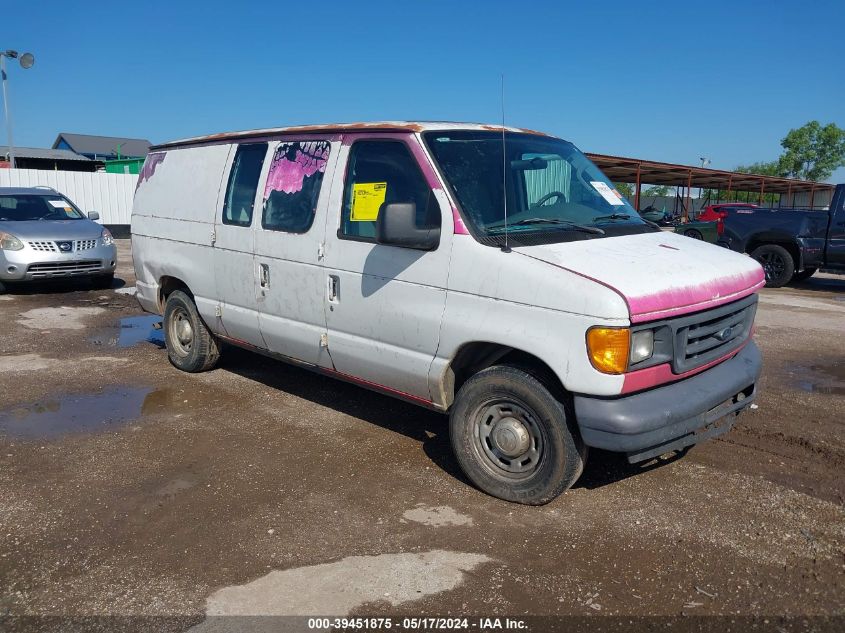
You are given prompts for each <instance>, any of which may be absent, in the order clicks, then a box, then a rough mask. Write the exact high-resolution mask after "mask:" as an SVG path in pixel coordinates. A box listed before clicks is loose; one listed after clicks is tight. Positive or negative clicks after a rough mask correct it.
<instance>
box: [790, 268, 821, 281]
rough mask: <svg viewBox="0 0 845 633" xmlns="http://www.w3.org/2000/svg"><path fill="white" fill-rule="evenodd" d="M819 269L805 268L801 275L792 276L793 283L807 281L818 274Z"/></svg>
mask: <svg viewBox="0 0 845 633" xmlns="http://www.w3.org/2000/svg"><path fill="white" fill-rule="evenodd" d="M817 270H818V268H805V269H804V270H802V271H801V272H800V273H795V274H794V275H792V281H793V282H796V281H807V280H808V279H809V278H810V277H812V276H813V275H815V274H816V271H817Z"/></svg>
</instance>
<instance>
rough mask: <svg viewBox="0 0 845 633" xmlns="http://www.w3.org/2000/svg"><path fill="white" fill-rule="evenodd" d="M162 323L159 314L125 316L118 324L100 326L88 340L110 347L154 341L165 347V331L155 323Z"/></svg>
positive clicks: (155, 343)
mask: <svg viewBox="0 0 845 633" xmlns="http://www.w3.org/2000/svg"><path fill="white" fill-rule="evenodd" d="M156 323H161V317H160V316H158V315H157V314H145V315H142V316H134V317H124V318H122V319H121V320H120V322H119V323H118V324H117V325H112V326H109V327H103V328H99V329H97V330H96V331H95V333H94V335H93V336H91V337H90V338H89V339H88V340H89V341H91V342H92V343H94V344H95V345H106V346H108V347H120V348H124V347H132V346H134V345H138V344H139V343H152V344H153V345H157V346H158V347H162V348H163V347H164V333H163V332H162V331H161V330H156V329H154V328H153V325H155V324H156Z"/></svg>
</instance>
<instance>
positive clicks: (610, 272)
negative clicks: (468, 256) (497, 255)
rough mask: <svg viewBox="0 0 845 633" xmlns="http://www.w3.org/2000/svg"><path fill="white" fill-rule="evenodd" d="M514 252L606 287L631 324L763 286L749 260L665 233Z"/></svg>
mask: <svg viewBox="0 0 845 633" xmlns="http://www.w3.org/2000/svg"><path fill="white" fill-rule="evenodd" d="M513 251H514V252H516V253H519V254H520V255H524V256H526V257H531V258H533V259H537V260H540V261H543V262H546V263H548V264H551V265H553V266H557V267H558V268H562V269H565V270H568V271H570V272H573V273H576V274H578V275H581V276H582V277H587V278H588V279H591V280H593V281H595V282H597V283H599V284H602V285H603V286H606V287H608V288H610V289H611V290H613V291H614V292H616V293H617V294H619V295H620V296H621V297H622V299H624V300H625V303H626V304H627V305H628V311H629V314H630V318H631V322H632V323H640V322H643V321H652V320H655V319H663V318H668V317H671V316H677V315H681V314H686V313H689V312H697V311H698V310H704V309H707V308H712V307H715V306H717V305H721V304H723V303H729V302H731V301H735V300H736V299H741V298H742V297H745V296H747V295H749V294H751V293H753V292H754V291H756V290H758V289H759V288H761V287H762V286H763V285H765V275H764V274H763V269H762V267H761V266H760V264H758V263H757V262H756V261H755V260H753V259H751V258H750V257H748V256H746V255H742V254H739V253H734V252H733V251H731V250H728V249H726V248H722V247H720V246H716V245H714V244H709V243H707V242H702V241H700V240H694V239H692V238H689V237H685V236H683V235H677V234H675V233H669V232H666V231H661V232H660V233H657V232H655V233H646V234H640V235H626V236H620V237H606V238H600V239H591V240H579V241H577V242H563V243H560V244H546V245H540V246H523V247H515V248H514V249H513Z"/></svg>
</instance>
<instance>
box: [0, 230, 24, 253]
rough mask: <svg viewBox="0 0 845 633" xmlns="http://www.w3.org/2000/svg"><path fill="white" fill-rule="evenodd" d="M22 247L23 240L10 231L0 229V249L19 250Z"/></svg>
mask: <svg viewBox="0 0 845 633" xmlns="http://www.w3.org/2000/svg"><path fill="white" fill-rule="evenodd" d="M22 248H23V242H21V241H20V240H19V239H18V238H16V237H15V236H14V235H12V234H11V233H4V232H3V231H0V251H19V250H21V249H22Z"/></svg>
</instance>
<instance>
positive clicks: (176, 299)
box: [163, 290, 220, 373]
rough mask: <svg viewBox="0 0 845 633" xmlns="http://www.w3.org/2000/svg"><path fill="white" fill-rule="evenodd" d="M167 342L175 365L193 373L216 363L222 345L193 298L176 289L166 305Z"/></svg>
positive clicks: (165, 334) (204, 369)
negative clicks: (202, 316)
mask: <svg viewBox="0 0 845 633" xmlns="http://www.w3.org/2000/svg"><path fill="white" fill-rule="evenodd" d="M163 329H164V342H165V344H166V346H167V356H168V358H170V362H171V363H173V366H174V367H176V368H177V369H181V370H182V371H187V372H191V373H195V372H200V371H207V370H209V369H211V368H212V367H214V366H215V365H216V364H217V359H218V358H220V347H219V346H218V344H217V339H216V338H215V337H214V335H213V334H212V333H211V332H209V330H208V328H207V327H206V326H205V323H203V321H202V318H201V317H200V315H199V312H197V306H196V305H194V301H193V299H191V297H190V296H188V295H187V294H186V293H185V292H182V291H181V290H174V291H173V292H171V293H170V295H168V297H167V302H166V303H165V304H164V327H163Z"/></svg>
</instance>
